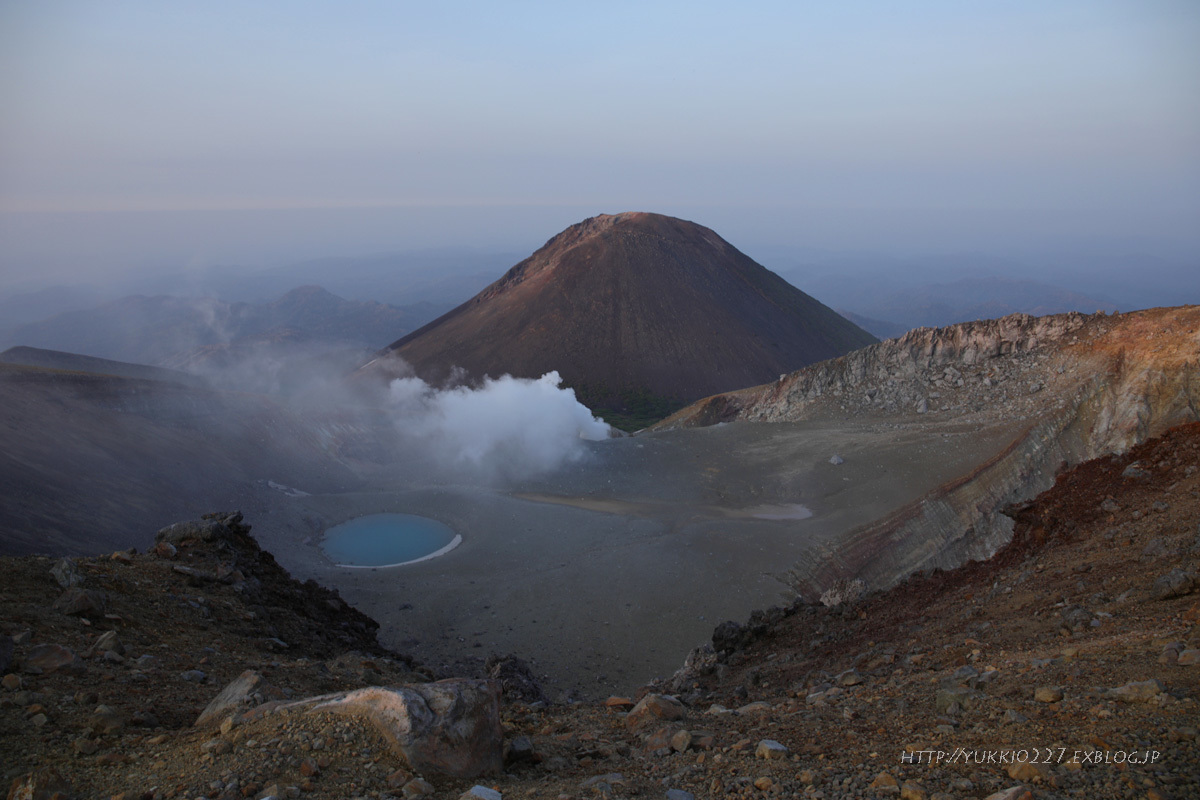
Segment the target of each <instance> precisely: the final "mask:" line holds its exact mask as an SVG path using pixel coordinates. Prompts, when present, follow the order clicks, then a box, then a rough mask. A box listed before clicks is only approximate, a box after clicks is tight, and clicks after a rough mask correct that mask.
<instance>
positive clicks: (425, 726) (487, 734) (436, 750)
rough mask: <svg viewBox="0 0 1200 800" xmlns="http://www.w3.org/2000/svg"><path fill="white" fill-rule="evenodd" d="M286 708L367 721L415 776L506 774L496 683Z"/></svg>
mask: <svg viewBox="0 0 1200 800" xmlns="http://www.w3.org/2000/svg"><path fill="white" fill-rule="evenodd" d="M282 707H284V708H289V709H290V708H306V709H307V710H308V711H309V712H333V713H335V714H354V715H360V716H362V717H365V718H366V719H367V720H369V721H370V722H371V723H372V724H374V725H375V726H376V727H377V728H378V729H379V731H380V732H381V733H383V735H384V737H385V738H386V739H387V740H388V741H389V742H390V743H391V745H392V748H393V749H394V750H395V751H396V753H397V754H398V755H400V756H401V757H402V758H404V760H405V761H407V762H408V765H409V767H411V768H412V770H413V771H414V772H422V773H423V772H436V773H441V774H443V775H449V776H451V777H455V778H474V777H478V776H480V775H487V774H490V773H495V772H499V771H500V770H502V769H503V768H504V733H503V730H502V729H501V727H500V686H499V684H497V683H496V682H495V681H490V680H466V679H452V680H444V681H436V682H434V683H420V684H412V685H407V686H396V687H382V686H372V687H369V688H366V689H356V690H354V691H351V692H340V693H338V694H330V695H322V696H320V697H312V698H309V699H307V700H301V701H298V702H296V703H288V704H286V705H284V706H282Z"/></svg>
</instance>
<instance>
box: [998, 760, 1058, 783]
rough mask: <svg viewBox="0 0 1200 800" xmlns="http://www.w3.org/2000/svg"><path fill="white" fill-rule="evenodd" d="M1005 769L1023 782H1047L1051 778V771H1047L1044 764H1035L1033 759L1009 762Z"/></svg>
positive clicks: (1011, 776) (1015, 779)
mask: <svg viewBox="0 0 1200 800" xmlns="http://www.w3.org/2000/svg"><path fill="white" fill-rule="evenodd" d="M1004 771H1005V773H1007V774H1008V777H1010V778H1012V779H1013V780H1014V781H1021V782H1022V783H1045V782H1047V781H1049V779H1050V776H1049V773H1047V772H1046V768H1045V767H1044V766H1042V765H1041V764H1034V763H1033V762H1031V761H1026V762H1024V763H1021V762H1016V763H1013V764H1009V765H1008V766H1006V767H1005V768H1004Z"/></svg>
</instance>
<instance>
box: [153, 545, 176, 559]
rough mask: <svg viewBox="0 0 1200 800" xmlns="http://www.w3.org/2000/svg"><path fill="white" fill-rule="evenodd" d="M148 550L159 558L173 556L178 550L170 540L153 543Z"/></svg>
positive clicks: (170, 557)
mask: <svg viewBox="0 0 1200 800" xmlns="http://www.w3.org/2000/svg"><path fill="white" fill-rule="evenodd" d="M150 552H151V553H153V554H154V555H156V556H158V557H159V558H165V559H168V560H169V559H172V558H174V557H175V555H176V553H178V552H179V550H178V549H177V548H176V547H175V545H173V544H171V543H170V542H159V543H158V544H156V545H154V547H153V549H151V550H150Z"/></svg>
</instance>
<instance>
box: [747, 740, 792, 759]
mask: <svg viewBox="0 0 1200 800" xmlns="http://www.w3.org/2000/svg"><path fill="white" fill-rule="evenodd" d="M754 755H755V756H756V757H757V758H764V759H767V760H768V761H770V760H773V759H777V758H787V755H788V749H787V748H786V747H784V746H783V745H782V744H780V743H779V742H777V741H775V740H774V739H763V740H762V741H761V742H759V743H758V747H757V748H756V749H755V750H754Z"/></svg>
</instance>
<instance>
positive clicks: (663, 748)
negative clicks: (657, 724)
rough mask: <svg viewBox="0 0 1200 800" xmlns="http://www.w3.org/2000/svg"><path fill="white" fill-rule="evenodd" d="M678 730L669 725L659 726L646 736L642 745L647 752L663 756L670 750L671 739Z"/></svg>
mask: <svg viewBox="0 0 1200 800" xmlns="http://www.w3.org/2000/svg"><path fill="white" fill-rule="evenodd" d="M678 732H679V729H678V728H673V727H671V726H667V727H665V728H659V729H658V730H656V731H655V732H654V733H652V734H650V735H649V736H647V737H646V741H645V742H644V743H643V747H644V748H645V750H646V752H647V753H650V754H652V755H660V756H665V755H667V754H669V753H670V752H671V741H672V740H673V739H674V738H675V734H676V733H678Z"/></svg>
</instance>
